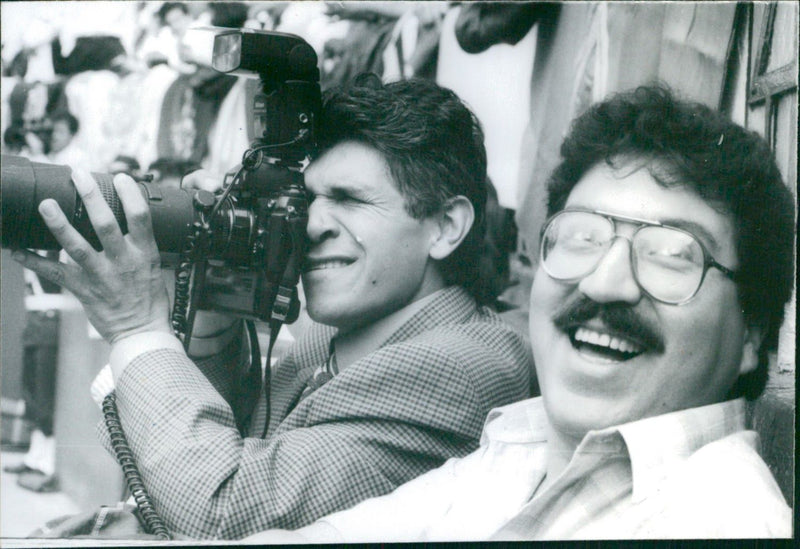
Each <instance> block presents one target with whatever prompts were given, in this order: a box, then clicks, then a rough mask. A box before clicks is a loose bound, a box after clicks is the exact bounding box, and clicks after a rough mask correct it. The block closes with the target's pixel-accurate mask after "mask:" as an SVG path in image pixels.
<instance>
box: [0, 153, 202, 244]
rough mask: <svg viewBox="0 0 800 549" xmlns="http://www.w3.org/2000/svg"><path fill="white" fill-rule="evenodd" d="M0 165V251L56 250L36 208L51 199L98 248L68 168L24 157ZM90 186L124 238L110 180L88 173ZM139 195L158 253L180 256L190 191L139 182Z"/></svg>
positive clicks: (188, 219)
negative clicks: (144, 203) (95, 187)
mask: <svg viewBox="0 0 800 549" xmlns="http://www.w3.org/2000/svg"><path fill="white" fill-rule="evenodd" d="M0 163H1V164H2V175H0V184H2V246H3V247H4V248H30V249H36V250H57V249H59V248H60V246H59V245H58V242H57V241H56V239H55V238H54V237H53V235H52V234H51V233H50V230H49V229H48V228H47V226H46V225H45V224H44V221H43V220H42V218H41V216H40V215H39V211H38V207H39V203H41V201H42V200H44V199H46V198H52V199H53V200H55V201H56V202H57V203H58V205H59V206H60V207H61V210H62V211H63V212H64V214H65V215H66V216H67V219H68V220H69V221H70V223H71V224H72V226H73V227H75V229H77V231H78V232H79V233H80V234H81V235H82V236H83V237H84V238H86V239H87V240H88V241H89V242H90V243H91V244H92V246H94V247H95V248H96V249H100V243H99V241H98V239H97V236H96V235H95V232H94V230H93V229H92V224H91V222H90V220H89V216H88V215H87V213H86V208H85V207H84V205H83V202H82V201H81V199H80V197H79V196H78V193H77V191H76V190H75V186H74V184H73V183H72V169H71V168H70V167H69V166H58V165H54V164H44V163H39V162H31V161H30V160H28V159H27V158H24V157H20V156H12V155H3V156H2V159H0ZM92 177H94V179H95V181H97V184H98V187H99V188H100V191H101V193H102V195H103V198H104V199H105V201H106V202H107V203H108V205H109V207H110V208H111V211H112V212H113V213H114V217H115V218H116V219H117V222H118V223H119V224H120V228H121V229H122V231H123V233H126V232H127V223H126V221H125V214H124V212H123V209H122V203H121V202H120V200H119V197H118V196H117V193H116V191H115V190H114V185H113V176H112V175H110V174H98V173H93V174H92ZM139 188H140V190H141V191H142V194H143V196H144V197H145V198H146V199H147V201H148V203H149V205H150V212H151V217H152V219H153V233H154V235H155V239H156V243H157V244H158V248H159V251H161V252H166V253H179V252H180V251H181V249H182V246H183V245H184V243H185V239H186V236H187V235H188V234H189V231H190V230H191V225H192V222H193V220H194V215H195V212H194V208H193V206H192V197H191V196H190V193H189V191H186V190H183V189H175V188H167V187H161V186H159V185H158V184H153V183H150V184H146V183H139Z"/></svg>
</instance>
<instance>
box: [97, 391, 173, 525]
mask: <svg viewBox="0 0 800 549" xmlns="http://www.w3.org/2000/svg"><path fill="white" fill-rule="evenodd" d="M103 419H104V420H105V423H106V428H107V429H108V434H109V435H110V437H111V447H112V448H113V449H114V455H116V457H117V462H119V464H120V467H122V473H123V475H125V481H126V482H127V484H128V488H129V489H130V491H131V495H133V499H134V500H135V501H136V506H137V507H138V509H139V514H140V515H141V517H142V522H144V528H145V530H146V531H147V533H148V534H153V535H155V536H158V537H159V538H161V539H163V540H171V539H172V536H170V534H169V530H167V527H166V525H165V524H164V521H163V519H162V518H161V517H160V516H159V515H158V513H157V512H156V510H155V507H154V505H153V500H152V499H151V498H150V494H149V493H148V492H147V489H146V488H145V486H144V482H143V481H142V475H141V474H140V473H139V468H138V467H137V466H136V460H134V458H133V452H132V451H131V449H130V446H128V439H127V437H126V436H125V432H124V431H123V430H122V424H121V423H120V421H119V413H118V411H117V396H116V393H114V391H112V392H111V393H109V394H108V395H107V396H106V397H105V398H104V399H103Z"/></svg>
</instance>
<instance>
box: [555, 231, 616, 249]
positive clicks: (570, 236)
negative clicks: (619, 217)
mask: <svg viewBox="0 0 800 549" xmlns="http://www.w3.org/2000/svg"><path fill="white" fill-rule="evenodd" d="M556 238H557V240H558V242H559V244H561V245H562V246H565V247H567V248H570V249H573V250H583V249H594V248H597V247H600V246H603V245H604V244H605V240H606V239H604V238H600V235H599V234H598V233H597V232H595V231H587V230H573V231H569V232H564V231H562V232H561V234H560V235H558V236H557V237H556Z"/></svg>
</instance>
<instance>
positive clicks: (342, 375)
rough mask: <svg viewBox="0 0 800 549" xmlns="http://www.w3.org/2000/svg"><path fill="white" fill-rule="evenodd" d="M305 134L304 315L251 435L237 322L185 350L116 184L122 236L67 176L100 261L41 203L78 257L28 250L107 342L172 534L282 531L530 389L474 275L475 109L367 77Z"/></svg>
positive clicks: (405, 471) (434, 459)
mask: <svg viewBox="0 0 800 549" xmlns="http://www.w3.org/2000/svg"><path fill="white" fill-rule="evenodd" d="M318 129H319V132H318V136H317V137H318V145H319V150H318V153H317V155H316V156H315V158H314V159H312V161H311V163H310V165H309V166H308V168H307V169H306V171H305V183H306V187H307V190H308V192H309V195H310V196H309V198H310V199H311V201H310V206H309V212H308V216H309V220H308V227H307V232H308V238H309V248H308V253H307V257H306V260H305V265H304V268H303V275H302V278H303V288H304V291H305V294H306V301H307V308H308V312H309V315H310V316H311V318H312V319H313V320H314V321H316V323H315V324H313V325H312V326H311V327H310V328H309V329H308V330H307V331H306V333H305V334H304V336H303V337H302V338H301V339H300V340H299V341H297V342H296V344H295V345H294V346H293V347H292V348H291V349H290V350H289V352H288V354H287V355H286V356H285V357H284V359H283V360H282V361H281V362H280V363H278V364H277V365H276V366H275V367H274V368H273V370H272V375H271V379H270V383H269V384H268V386H269V387H270V392H269V395H267V394H266V392H265V391H262V394H261V396H260V399H259V400H258V402H257V404H256V406H255V411H254V412H253V415H252V421H251V422H250V423H249V425H247V428H246V429H242V431H246V432H242V431H240V429H238V428H237V419H240V418H241V417H243V412H249V411H250V410H251V409H252V406H253V404H254V403H253V402H252V401H250V402H241V401H240V400H239V399H238V397H237V396H236V395H237V391H236V389H237V387H239V386H240V385H241V384H242V376H240V375H239V374H237V372H242V371H246V370H247V365H246V364H242V362H243V359H242V358H240V357H242V356H247V355H248V354H249V353H247V340H246V338H243V337H242V331H241V321H235V322H234V321H232V320H231V319H228V318H225V317H221V316H220V315H217V316H214V317H209V316H206V318H205V319H204V321H203V322H202V323H200V322H199V323H198V324H197V325H196V326H198V329H202V332H200V333H196V334H195V337H193V339H192V345H194V346H193V347H190V349H189V355H188V356H187V354H186V353H185V352H184V351H183V347H182V344H181V342H180V341H179V340H178V339H177V338H175V337H174V336H173V335H172V334H171V330H170V328H169V324H168V307H167V295H166V292H165V288H164V283H163V281H162V277H161V273H160V269H159V265H160V260H159V256H158V250H157V249H156V244H155V242H154V240H153V237H152V230H151V228H150V218H149V213H148V211H147V208H146V205H145V204H144V201H143V200H142V197H141V194H140V193H139V190H138V189H137V188H136V187H135V185H134V184H133V181H132V180H130V178H128V177H126V176H124V175H122V176H117V177H116V178H115V180H114V183H115V185H116V188H117V191H118V193H119V195H120V198H121V201H122V202H123V206H124V208H125V213H126V217H127V219H128V227H129V231H130V232H129V234H128V235H125V236H123V235H122V234H121V232H120V230H119V227H118V226H117V225H116V222H115V221H114V219H113V217H112V216H111V213H110V210H109V209H108V207H107V206H106V205H105V202H103V200H102V198H101V197H100V195H99V193H98V192H97V187H96V185H95V183H94V182H93V181H92V179H91V178H90V177H89V176H88V175H85V174H84V175H81V174H76V175H75V176H74V180H75V184H76V187H77V189H78V191H79V193H80V194H81V197H82V199H83V201H84V203H85V204H86V209H87V212H88V213H89V215H90V218H91V219H92V222H93V225H94V226H95V228H96V231H97V233H98V234H99V235H101V237H100V238H101V241H102V242H103V247H104V249H105V250H106V251H105V252H102V253H98V252H95V251H94V250H92V249H91V248H90V247H89V245H88V244H87V243H86V241H85V240H83V238H82V237H80V235H78V234H77V233H76V232H75V231H74V230H73V229H72V228H71V227H70V226H69V224H68V222H67V220H66V219H65V218H64V216H63V214H62V213H61V212H60V211H59V210H58V208H57V207H54V206H55V205H54V204H53V203H52V201H51V200H46V201H44V202H43V203H42V205H41V208H40V211H41V212H42V214H43V216H44V218H45V221H46V223H47V224H48V226H49V227H50V228H51V230H52V232H53V233H54V234H55V235H56V237H57V238H58V239H59V242H60V243H61V244H62V245H63V247H64V249H65V250H66V251H67V252H68V253H69V254H70V255H71V257H72V258H73V259H74V260H75V263H71V264H57V263H52V262H49V263H48V262H46V261H44V260H39V259H38V256H33V255H30V254H28V255H23V256H22V261H23V263H24V265H26V266H27V267H30V268H32V269H34V270H36V271H37V272H39V273H40V274H42V276H45V277H47V278H50V279H54V280H58V281H59V282H61V283H62V284H63V285H64V286H65V287H66V288H68V289H70V290H71V291H72V292H73V293H75V294H76V295H77V296H78V297H79V299H81V301H82V303H83V305H84V307H85V309H86V311H87V313H88V315H89V318H90V319H91V320H92V322H93V324H94V325H95V326H96V327H97V328H98V330H99V331H100V333H101V334H103V336H104V337H105V338H106V339H107V340H108V341H109V342H111V343H112V350H111V359H110V361H111V372H112V374H113V378H114V380H113V381H114V385H115V386H116V399H117V404H118V408H119V414H120V419H121V423H122V426H123V428H124V431H125V434H126V435H127V438H128V441H129V443H130V447H131V449H132V451H133V454H134V456H135V458H136V462H137V465H138V467H139V470H140V471H141V474H142V477H143V480H144V483H145V485H146V487H147V488H148V490H149V492H150V494H151V495H152V498H153V502H154V506H155V509H156V510H157V511H158V512H159V513H160V514H161V516H162V517H163V519H164V521H165V523H166V526H167V528H168V529H169V530H170V531H171V532H172V533H173V534H175V535H177V536H181V537H188V538H222V539H229V538H240V537H243V536H246V535H248V534H251V533H254V532H257V531H260V530H264V529H266V528H276V527H282V528H296V527H300V526H303V525H305V524H308V523H310V522H312V521H313V520H314V519H316V518H318V517H320V516H323V515H325V514H328V513H331V512H333V511H336V510H339V509H344V508H347V507H350V506H352V505H354V504H355V503H357V502H359V501H361V500H363V499H366V498H369V497H373V496H377V495H381V494H385V493H388V492H390V491H392V490H393V489H394V488H396V487H397V486H399V485H400V484H402V483H404V482H406V481H408V480H410V479H412V478H414V477H416V476H418V475H420V474H422V473H424V472H426V471H428V470H429V469H432V468H435V467H438V466H439V465H441V464H442V463H444V462H445V460H447V459H448V458H450V457H453V456H463V455H466V454H468V453H469V452H470V451H472V450H474V449H475V448H477V447H478V442H479V436H480V433H481V427H482V423H483V419H484V417H485V416H486V414H487V413H488V412H489V410H490V409H492V408H494V407H496V406H500V405H504V404H509V403H511V402H515V401H518V400H521V399H524V398H526V397H527V396H528V387H529V376H530V372H531V370H532V368H533V365H532V363H531V358H530V348H529V346H528V345H527V343H526V342H525V340H524V338H523V337H522V336H521V335H520V334H518V333H516V332H515V331H514V329H512V328H511V327H510V326H509V325H507V324H505V323H504V322H503V321H501V319H500V318H499V317H498V316H497V314H496V313H494V312H493V311H492V310H491V308H490V307H489V306H487V305H490V304H491V302H492V301H493V299H494V297H496V296H493V295H492V294H491V290H490V288H491V284H490V280H489V278H488V277H487V276H485V274H484V273H481V272H480V271H479V269H478V268H477V266H478V265H479V264H480V263H481V262H480V261H479V257H480V254H481V251H482V244H483V238H484V232H485V221H484V210H485V205H486V200H487V186H486V185H487V176H486V153H485V150H484V146H483V134H482V132H481V130H480V127H479V125H478V122H477V120H476V119H475V117H474V116H473V115H472V113H471V112H470V111H469V110H468V109H467V108H466V107H465V106H464V104H463V103H462V102H461V101H460V100H459V99H458V97H456V95H455V94H453V93H452V92H451V91H449V90H446V89H443V88H441V87H439V86H437V85H435V84H433V83H430V82H425V81H407V82H399V83H395V84H390V85H387V86H383V85H382V84H381V83H380V81H379V79H377V77H374V78H369V77H367V78H363V79H360V80H359V81H357V82H356V83H355V84H354V85H353V86H352V87H351V88H348V89H343V90H334V91H331V92H330V93H328V94H327V95H326V97H325V100H324V104H323V108H322V113H321V117H320V119H319V120H318ZM198 343H199V344H200V345H198ZM242 351H244V352H242ZM192 359H194V362H193V360H192ZM256 396H257V395H256ZM103 436H104V437H106V439H107V435H106V434H103Z"/></svg>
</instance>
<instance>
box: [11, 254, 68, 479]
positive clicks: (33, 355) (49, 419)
mask: <svg viewBox="0 0 800 549" xmlns="http://www.w3.org/2000/svg"><path fill="white" fill-rule="evenodd" d="M47 257H49V258H51V259H56V258H57V257H58V252H48V253H47ZM23 274H24V278H25V294H26V297H25V308H26V317H25V329H24V330H23V332H22V347H23V355H22V396H23V400H24V401H25V415H24V417H25V419H26V420H28V421H29V422H30V424H31V426H32V431H31V438H30V446H29V447H28V451H27V453H26V454H25V456H24V457H23V459H22V461H21V462H20V463H18V464H16V465H10V466H6V467H3V470H4V471H6V472H9V473H12V474H16V475H19V476H18V477H17V484H18V485H19V486H21V487H22V488H26V489H28V490H32V491H34V492H54V491H57V490H58V478H57V476H56V440H55V437H54V436H53V420H54V411H55V396H56V374H57V372H56V370H57V368H56V367H57V363H58V339H59V320H60V314H59V310H58V308H57V303H56V299H57V298H56V297H55V296H57V295H58V294H59V293H60V292H61V288H60V287H59V286H58V285H55V284H53V283H52V282H49V281H47V280H42V281H41V282H40V279H39V277H38V276H37V275H35V274H34V273H33V272H31V271H29V270H27V269H25V270H24V273H23Z"/></svg>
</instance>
